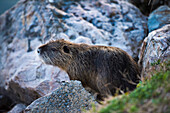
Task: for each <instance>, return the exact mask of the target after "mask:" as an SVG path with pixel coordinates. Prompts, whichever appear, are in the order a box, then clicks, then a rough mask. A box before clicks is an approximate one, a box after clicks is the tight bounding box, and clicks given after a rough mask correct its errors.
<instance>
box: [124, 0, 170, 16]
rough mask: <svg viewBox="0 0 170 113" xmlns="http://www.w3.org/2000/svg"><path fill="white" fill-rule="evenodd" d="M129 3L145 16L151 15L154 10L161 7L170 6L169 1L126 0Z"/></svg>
mask: <svg viewBox="0 0 170 113" xmlns="http://www.w3.org/2000/svg"><path fill="white" fill-rule="evenodd" d="M125 1H129V2H131V3H132V4H134V5H135V6H137V7H138V8H139V9H140V10H141V12H142V13H143V14H145V15H149V14H150V13H151V12H152V11H153V10H155V9H157V8H158V7H160V6H161V5H168V6H170V2H169V0H153V1H152V0H125Z"/></svg>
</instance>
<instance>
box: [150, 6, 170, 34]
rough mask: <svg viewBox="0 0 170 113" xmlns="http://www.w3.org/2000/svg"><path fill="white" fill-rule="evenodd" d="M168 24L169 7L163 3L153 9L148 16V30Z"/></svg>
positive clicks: (169, 18)
mask: <svg viewBox="0 0 170 113" xmlns="http://www.w3.org/2000/svg"><path fill="white" fill-rule="evenodd" d="M166 24H170V7H168V6H166V5H164V6H160V7H159V8H158V9H156V10H154V11H153V12H152V13H151V14H150V15H149V17H148V30H149V32H151V31H153V30H156V29H158V28H161V27H162V26H164V25H166Z"/></svg>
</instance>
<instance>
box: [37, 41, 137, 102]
mask: <svg viewBox="0 0 170 113" xmlns="http://www.w3.org/2000/svg"><path fill="white" fill-rule="evenodd" d="M37 52H38V54H39V56H40V58H41V59H42V60H43V62H44V63H46V64H50V65H53V66H58V67H59V68H61V69H63V70H65V71H66V72H67V73H68V75H69V77H70V79H71V80H79V81H81V82H82V85H83V87H85V88H90V89H91V90H92V91H95V92H96V93H97V94H99V95H98V97H99V99H102V98H103V97H106V96H107V95H114V94H115V93H116V91H118V89H119V91H123V92H126V91H131V90H133V89H135V87H136V84H137V83H138V82H139V75H140V74H139V70H138V66H137V64H136V62H135V61H134V60H133V59H132V57H131V56H129V55H128V54H127V53H126V52H125V51H123V50H121V49H119V48H116V47H107V46H96V45H87V44H75V43H71V42H69V41H65V40H63V39H60V40H56V41H52V42H49V43H47V44H45V45H42V46H40V47H39V48H38V49H37Z"/></svg>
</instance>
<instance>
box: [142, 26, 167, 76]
mask: <svg viewBox="0 0 170 113" xmlns="http://www.w3.org/2000/svg"><path fill="white" fill-rule="evenodd" d="M169 29H170V24H168V25H165V26H164V27H162V28H160V29H157V30H154V31H152V32H151V33H149V35H148V37H146V38H145V40H144V41H143V44H142V47H141V51H140V54H139V55H140V56H139V64H140V65H141V68H142V73H143V74H144V76H146V75H145V73H147V71H148V70H150V68H151V65H153V64H159V63H160V62H163V61H166V60H168V59H170V30H169Z"/></svg>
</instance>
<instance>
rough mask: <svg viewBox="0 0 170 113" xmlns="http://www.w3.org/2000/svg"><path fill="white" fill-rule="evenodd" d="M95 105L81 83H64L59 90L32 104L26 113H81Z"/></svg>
mask: <svg viewBox="0 0 170 113" xmlns="http://www.w3.org/2000/svg"><path fill="white" fill-rule="evenodd" d="M92 103H95V101H94V98H93V96H91V95H90V94H89V93H88V92H87V91H86V90H85V89H84V88H83V87H82V85H81V82H79V81H71V82H68V83H67V82H63V83H61V86H60V87H59V88H57V90H55V91H53V92H52V93H50V94H48V95H46V96H44V97H41V98H39V99H37V100H35V101H34V102H32V103H31V104H30V105H29V106H27V108H26V109H25V112H26V113H37V112H40V113H42V112H43V113H80V112H81V111H82V110H83V109H84V110H88V109H90V108H91V104H92Z"/></svg>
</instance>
